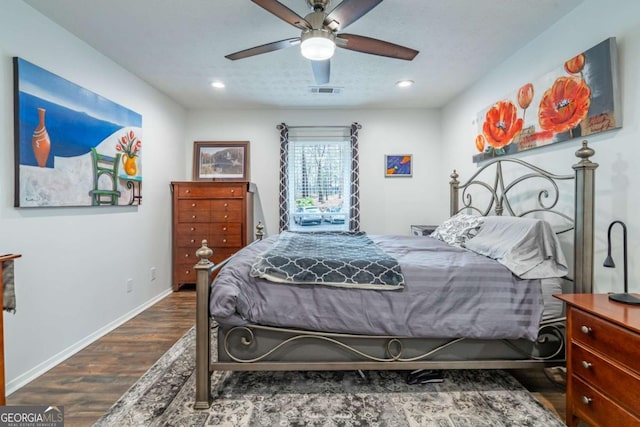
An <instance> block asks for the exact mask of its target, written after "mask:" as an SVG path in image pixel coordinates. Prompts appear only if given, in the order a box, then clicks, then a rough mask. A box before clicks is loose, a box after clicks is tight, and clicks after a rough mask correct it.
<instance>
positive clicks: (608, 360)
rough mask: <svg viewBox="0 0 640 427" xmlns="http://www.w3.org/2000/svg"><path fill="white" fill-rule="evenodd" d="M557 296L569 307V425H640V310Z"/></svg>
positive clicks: (595, 297)
mask: <svg viewBox="0 0 640 427" xmlns="http://www.w3.org/2000/svg"><path fill="white" fill-rule="evenodd" d="M555 296H556V297H557V298H559V299H561V300H562V301H564V302H566V303H567V420H566V423H567V425H568V426H569V427H572V426H576V425H578V422H579V420H583V421H585V422H587V423H589V424H590V425H592V426H616V427H618V426H638V425H640V398H639V397H638V395H639V393H640V307H638V306H632V305H625V304H620V303H616V302H612V301H610V300H609V299H608V296H607V295H606V294H567V295H555Z"/></svg>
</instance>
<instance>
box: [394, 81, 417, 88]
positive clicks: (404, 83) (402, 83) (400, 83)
mask: <svg viewBox="0 0 640 427" xmlns="http://www.w3.org/2000/svg"><path fill="white" fill-rule="evenodd" d="M411 85H413V80H400V81H397V82H396V86H398V87H409V86H411Z"/></svg>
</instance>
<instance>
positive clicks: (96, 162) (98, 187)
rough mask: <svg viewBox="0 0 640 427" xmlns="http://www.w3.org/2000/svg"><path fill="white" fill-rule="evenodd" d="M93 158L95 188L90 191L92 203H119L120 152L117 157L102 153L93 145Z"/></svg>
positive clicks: (96, 204) (97, 204)
mask: <svg viewBox="0 0 640 427" xmlns="http://www.w3.org/2000/svg"><path fill="white" fill-rule="evenodd" d="M91 159H92V160H93V190H91V191H89V196H90V197H91V205H92V206H99V205H117V204H118V199H119V197H120V192H119V191H118V167H119V165H120V153H117V154H116V156H115V157H113V156H107V155H105V154H100V153H98V152H97V151H96V149H95V148H93V147H91Z"/></svg>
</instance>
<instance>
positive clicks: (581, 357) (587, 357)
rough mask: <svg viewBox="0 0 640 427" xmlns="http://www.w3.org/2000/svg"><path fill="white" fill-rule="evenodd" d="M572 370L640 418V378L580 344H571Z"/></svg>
mask: <svg viewBox="0 0 640 427" xmlns="http://www.w3.org/2000/svg"><path fill="white" fill-rule="evenodd" d="M570 363H571V367H572V368H571V370H572V372H573V373H574V374H575V375H578V376H579V377H580V378H582V379H584V380H585V381H586V382H587V383H589V384H592V385H595V387H597V388H598V389H600V390H602V391H603V392H605V393H606V394H607V396H608V397H610V398H611V399H612V400H614V401H616V402H618V403H619V404H620V405H621V406H623V407H624V408H625V409H626V410H628V411H629V412H631V413H632V414H634V415H636V416H640V402H639V401H638V399H639V397H638V393H637V392H636V393H630V392H629V390H638V391H640V376H637V375H635V374H633V373H632V372H629V371H626V370H624V369H621V367H620V366H617V365H614V364H612V363H610V362H609V361H606V360H605V359H603V358H602V357H600V356H599V355H598V354H596V353H595V352H592V351H590V350H589V349H587V348H584V347H582V346H580V345H578V344H575V343H572V344H571V361H570Z"/></svg>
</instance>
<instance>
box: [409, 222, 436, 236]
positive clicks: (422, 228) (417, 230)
mask: <svg viewBox="0 0 640 427" xmlns="http://www.w3.org/2000/svg"><path fill="white" fill-rule="evenodd" d="M436 228H438V226H437V225H412V226H411V234H413V235H414V236H428V235H429V234H431V233H433V230H435V229H436Z"/></svg>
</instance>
